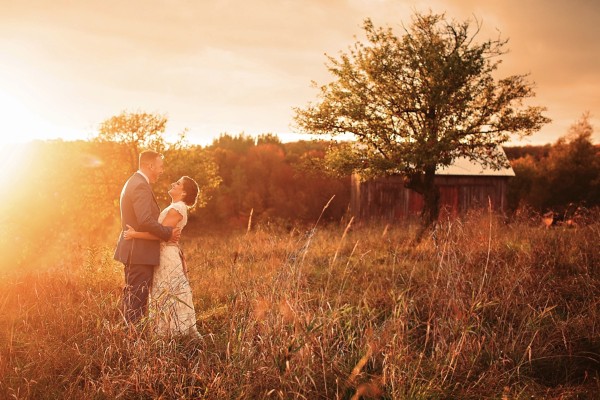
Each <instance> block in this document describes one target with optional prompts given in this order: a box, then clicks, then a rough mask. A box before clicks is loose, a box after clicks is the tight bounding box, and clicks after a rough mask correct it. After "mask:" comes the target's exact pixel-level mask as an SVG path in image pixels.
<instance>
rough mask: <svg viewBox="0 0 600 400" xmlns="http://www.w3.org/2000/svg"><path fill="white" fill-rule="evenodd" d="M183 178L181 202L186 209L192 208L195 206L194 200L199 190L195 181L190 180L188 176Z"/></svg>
mask: <svg viewBox="0 0 600 400" xmlns="http://www.w3.org/2000/svg"><path fill="white" fill-rule="evenodd" d="M182 178H183V191H184V192H185V196H184V197H183V202H184V203H185V204H186V205H187V206H188V207H193V206H194V205H196V199H197V198H198V192H199V191H200V189H199V188H198V184H197V183H196V181H195V180H193V179H192V178H190V177H189V176H182Z"/></svg>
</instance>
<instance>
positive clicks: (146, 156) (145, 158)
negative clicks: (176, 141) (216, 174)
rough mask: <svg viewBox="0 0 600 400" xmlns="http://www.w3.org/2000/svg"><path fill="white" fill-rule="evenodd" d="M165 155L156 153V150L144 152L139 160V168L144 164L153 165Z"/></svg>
mask: <svg viewBox="0 0 600 400" xmlns="http://www.w3.org/2000/svg"><path fill="white" fill-rule="evenodd" d="M162 156H163V155H162V154H160V153H158V152H156V151H154V150H144V151H142V152H141V153H140V158H139V167H141V166H142V165H143V164H147V163H151V162H152V161H154V160H156V159H157V158H158V157H162Z"/></svg>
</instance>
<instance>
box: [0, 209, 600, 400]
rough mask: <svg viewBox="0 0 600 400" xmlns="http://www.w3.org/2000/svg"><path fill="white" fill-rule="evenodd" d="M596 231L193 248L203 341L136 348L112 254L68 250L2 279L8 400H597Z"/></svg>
mask: <svg viewBox="0 0 600 400" xmlns="http://www.w3.org/2000/svg"><path fill="white" fill-rule="evenodd" d="M597 221H598V215H594V216H593V218H591V219H590V224H589V225H587V226H582V227H580V228H577V229H573V230H546V229H540V227H538V226H532V225H531V224H530V223H529V222H528V221H518V222H516V223H514V224H511V225H508V226H507V225H505V224H503V223H502V222H501V221H500V220H497V219H496V218H495V217H494V216H493V215H488V214H479V215H471V216H470V217H469V218H468V219H465V220H462V221H453V222H446V223H441V224H439V225H438V226H437V227H436V228H435V229H434V230H433V232H432V235H431V236H428V237H427V238H426V239H425V240H423V241H422V242H421V243H419V244H418V245H415V243H414V242H413V241H412V240H411V232H412V231H413V230H414V229H416V228H417V227H415V226H410V225H409V226H386V227H383V226H359V225H348V226H346V227H345V228H344V226H339V225H337V226H329V227H323V226H321V225H317V226H314V229H311V230H305V229H302V228H299V227H296V228H295V229H293V230H292V231H291V232H288V231H286V230H280V229H276V228H274V227H269V228H268V229H267V228H265V227H263V228H261V229H257V230H254V231H251V232H244V233H235V234H233V235H227V236H223V237H219V236H217V235H215V234H214V233H211V234H208V235H201V236H196V237H190V236H189V235H184V237H183V240H184V242H183V243H182V246H183V247H184V249H185V252H186V256H187V258H188V260H189V263H188V265H189V266H190V272H189V274H190V275H189V276H190V280H191V285H192V289H193V294H194V302H195V308H196V310H197V312H198V328H199V331H200V332H201V333H202V335H203V338H202V339H201V340H193V339H189V338H185V337H174V338H170V337H157V336H155V335H153V334H152V333H151V331H145V332H144V333H143V334H142V335H139V336H133V335H131V333H130V331H129V330H128V329H127V328H126V327H125V326H124V324H123V318H122V316H121V314H120V312H119V309H120V296H121V290H120V288H121V285H122V279H123V277H122V266H121V265H118V264H117V263H115V262H114V261H113V260H112V245H111V246H109V247H108V248H105V247H103V246H102V244H101V243H95V244H93V245H91V246H89V247H85V248H81V247H78V246H77V245H76V244H74V243H72V244H71V246H67V247H65V248H64V249H63V250H64V252H63V259H62V263H63V264H62V265H63V267H60V268H50V269H39V268H38V269H37V270H36V271H35V273H27V272H23V271H15V273H14V274H13V275H10V276H5V277H3V279H1V280H0V340H1V341H2V343H3V345H2V346H0V376H2V379H1V380H0V398H35V399H56V398H69V399H89V398H98V399H104V398H111V399H112V398H140V399H151V398H172V399H175V398H197V399H224V398H236V399H255V398H276V399H307V398H308V399H349V398H357V399H358V398H361V396H362V398H365V399H366V398H385V399H405V398H407V399H500V398H506V399H517V398H523V399H524V398H544V399H556V400H558V399H586V398H589V399H591V398H595V395H596V394H597V393H598V392H599V391H600V332H599V331H598V329H599V327H600V323H599V322H600V321H599V318H600V314H599V313H598V310H599V309H600V308H599V306H600V303H599V302H600V271H599V270H598V268H597V266H598V265H599V263H600V254H599V253H598V251H597V238H598V235H600V226H599V225H598V222H597ZM57 267H58V265H57Z"/></svg>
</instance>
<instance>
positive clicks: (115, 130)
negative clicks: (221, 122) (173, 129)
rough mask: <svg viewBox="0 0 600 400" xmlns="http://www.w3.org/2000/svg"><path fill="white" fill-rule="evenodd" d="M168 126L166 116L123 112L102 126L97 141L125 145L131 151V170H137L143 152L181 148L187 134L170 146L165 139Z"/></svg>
mask: <svg viewBox="0 0 600 400" xmlns="http://www.w3.org/2000/svg"><path fill="white" fill-rule="evenodd" d="M166 125H167V117H165V116H164V115H159V114H150V113H146V112H136V113H131V112H127V111H123V112H122V113H121V114H119V115H115V116H113V117H110V118H109V119H107V120H105V121H103V122H102V123H101V124H100V127H99V129H98V136H97V137H96V141H99V142H116V143H123V144H125V145H126V148H127V149H128V151H129V155H128V156H129V161H130V165H131V168H132V169H133V170H135V169H137V164H138V156H139V154H140V152H141V151H142V150H144V149H152V150H155V151H158V152H163V151H165V149H167V148H169V147H170V148H172V147H179V146H180V144H181V142H182V141H183V140H184V137H185V132H183V133H181V134H180V137H179V140H178V141H177V142H176V143H174V144H171V145H170V146H168V145H167V143H166V141H165V139H164V137H163V135H164V133H165V128H166Z"/></svg>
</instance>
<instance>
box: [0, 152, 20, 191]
mask: <svg viewBox="0 0 600 400" xmlns="http://www.w3.org/2000/svg"><path fill="white" fill-rule="evenodd" d="M26 148H27V145H26V144H24V143H1V142H0V193H7V189H8V186H10V185H11V184H13V183H15V181H16V180H18V179H19V172H20V170H21V166H22V165H24V164H25V162H24V158H25V157H27V154H26Z"/></svg>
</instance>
